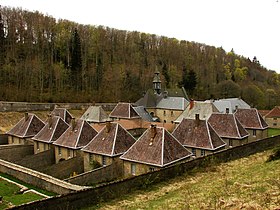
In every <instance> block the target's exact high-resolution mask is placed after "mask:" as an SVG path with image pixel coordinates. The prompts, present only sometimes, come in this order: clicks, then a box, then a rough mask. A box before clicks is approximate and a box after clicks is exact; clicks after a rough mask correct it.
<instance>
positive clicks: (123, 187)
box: [13, 136, 280, 210]
mask: <svg viewBox="0 0 280 210" xmlns="http://www.w3.org/2000/svg"><path fill="white" fill-rule="evenodd" d="M278 145H280V136H276V137H272V138H267V139H263V140H259V141H256V142H252V143H249V144H246V145H242V146H238V147H233V148H230V149H227V150H223V151H220V152H217V153H214V154H211V155H208V156H205V157H199V158H196V159H194V160H191V161H187V162H184V163H181V164H178V165H173V166H170V167H168V168H164V169H162V170H159V171H155V172H150V173H147V174H143V175H140V176H136V177H132V178H128V179H125V180H120V181H116V182H112V183H109V184H105V185H101V186H98V187H95V188H93V189H87V190H82V191H80V192H76V193H70V194H68V195H62V196H57V197H53V198H49V199H45V200H42V201H35V202H33V203H30V204H25V205H22V206H18V207H14V208H13V209H24V210H27V209H30V210H31V209H50V210H51V209H53V207H54V206H59V209H67V210H70V209H79V208H82V207H87V206H93V205H97V204H98V203H99V202H100V201H109V200H110V199H113V198H116V197H121V196H123V195H125V194H128V193H130V192H132V191H135V190H137V189H141V188H142V189H143V188H145V187H146V186H147V185H151V184H153V183H158V182H162V181H165V180H168V179H171V178H174V177H176V176H179V175H182V174H184V173H186V172H189V171H191V170H192V169H194V168H195V167H200V168H203V167H206V166H210V165H211V164H213V163H220V162H226V161H230V160H235V159H238V158H242V157H246V156H249V155H251V154H254V153H257V152H262V151H264V150H267V149H271V148H273V147H275V146H278Z"/></svg>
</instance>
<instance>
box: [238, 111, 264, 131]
mask: <svg viewBox="0 0 280 210" xmlns="http://www.w3.org/2000/svg"><path fill="white" fill-rule="evenodd" d="M234 115H235V116H236V118H237V119H238V120H239V122H240V123H241V125H242V126H243V127H244V128H249V129H250V128H251V129H266V128H268V125H267V124H266V122H265V121H264V119H263V118H262V116H261V115H260V114H259V112H258V110H257V109H237V111H236V112H235V114H234Z"/></svg>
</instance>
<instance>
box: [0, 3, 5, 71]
mask: <svg viewBox="0 0 280 210" xmlns="http://www.w3.org/2000/svg"><path fill="white" fill-rule="evenodd" d="M5 48H6V46H5V32H4V21H3V19H2V10H1V6H0V67H1V66H2V65H4V63H5Z"/></svg>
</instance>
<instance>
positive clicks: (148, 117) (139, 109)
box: [133, 106, 153, 122]
mask: <svg viewBox="0 0 280 210" xmlns="http://www.w3.org/2000/svg"><path fill="white" fill-rule="evenodd" d="M133 109H134V110H135V111H136V112H137V114H138V115H139V116H140V117H141V118H142V119H143V120H145V121H147V122H152V121H153V118H152V116H151V115H150V114H149V112H147V110H146V109H145V108H144V107H143V106H137V107H133Z"/></svg>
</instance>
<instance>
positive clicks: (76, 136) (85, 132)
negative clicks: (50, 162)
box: [53, 119, 97, 149]
mask: <svg viewBox="0 0 280 210" xmlns="http://www.w3.org/2000/svg"><path fill="white" fill-rule="evenodd" d="M71 124H72V125H71V126H70V127H69V128H67V130H66V131H65V132H64V133H63V134H62V135H61V136H60V137H59V138H58V139H57V140H56V141H55V142H54V143H53V144H54V145H57V146H62V147H67V148H71V149H80V148H82V147H84V146H85V145H87V144H88V143H89V142H90V140H91V139H93V137H94V136H96V135H97V132H96V130H94V128H92V127H91V126H90V125H89V124H88V122H86V121H84V120H81V119H78V120H77V121H75V123H73V122H72V123H71ZM73 124H74V125H73Z"/></svg>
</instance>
